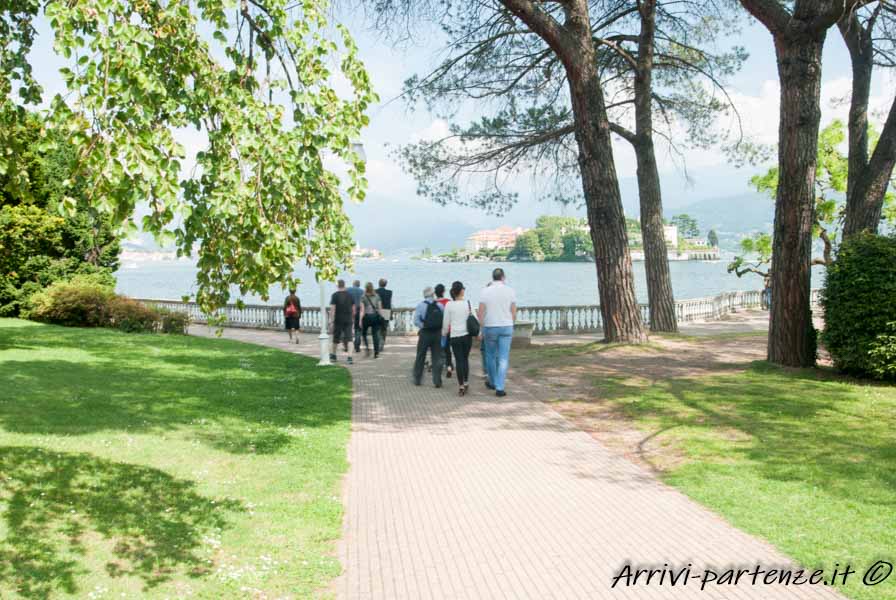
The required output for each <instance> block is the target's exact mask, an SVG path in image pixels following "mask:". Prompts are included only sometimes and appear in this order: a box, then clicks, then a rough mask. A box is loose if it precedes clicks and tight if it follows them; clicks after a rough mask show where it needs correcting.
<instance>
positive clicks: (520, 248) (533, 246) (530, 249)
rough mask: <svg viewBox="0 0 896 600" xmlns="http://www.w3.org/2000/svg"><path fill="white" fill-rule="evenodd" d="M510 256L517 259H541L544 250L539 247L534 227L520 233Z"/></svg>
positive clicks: (542, 258) (539, 243) (538, 260)
mask: <svg viewBox="0 0 896 600" xmlns="http://www.w3.org/2000/svg"><path fill="white" fill-rule="evenodd" d="M510 256H511V257H512V258H515V259H517V260H533V261H537V262H541V261H543V260H544V251H542V249H541V242H540V241H539V239H538V233H537V232H536V231H535V230H534V229H530V230H529V231H524V232H523V233H521V234H520V235H519V236H518V237H517V238H516V243H515V245H514V247H513V250H512V251H511V252H510Z"/></svg>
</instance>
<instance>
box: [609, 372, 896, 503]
mask: <svg viewBox="0 0 896 600" xmlns="http://www.w3.org/2000/svg"><path fill="white" fill-rule="evenodd" d="M595 385H596V386H597V387H598V389H599V390H600V394H599V395H600V397H601V398H606V399H607V400H609V401H611V402H613V403H614V404H615V405H616V406H617V408H618V409H619V410H620V411H621V412H622V413H623V414H625V415H627V416H628V417H631V418H633V419H635V420H637V421H639V422H641V423H646V424H647V425H649V427H650V429H652V430H656V431H655V432H654V433H652V434H650V437H653V436H655V435H657V434H658V433H659V432H667V431H671V430H673V429H674V430H675V432H674V437H675V438H676V443H677V444H678V445H679V446H681V447H682V448H684V449H685V451H686V452H687V453H688V454H689V455H690V456H691V457H692V458H695V459H698V460H703V461H709V462H713V461H723V462H725V461H729V462H730V461H734V462H735V463H741V462H746V463H748V464H750V465H751V466H753V467H754V468H756V469H758V471H759V473H761V475H762V476H763V477H764V478H766V479H769V480H778V481H804V482H808V483H811V484H812V485H816V486H818V487H819V488H821V489H824V490H825V491H827V492H831V493H836V494H838V495H840V496H841V497H844V498H850V497H854V496H855V494H857V493H861V495H862V496H863V502H865V503H874V504H880V505H887V506H893V505H894V504H896V471H894V470H892V469H888V468H885V467H884V465H892V464H894V462H896V437H894V435H893V424H894V422H896V387H893V386H880V385H865V384H862V383H857V382H855V381H852V380H845V379H843V378H839V377H835V376H829V375H826V374H825V373H824V372H820V371H818V370H805V371H794V370H785V369H779V368H776V367H773V366H770V365H767V364H766V363H761V362H760V363H753V364H752V365H751V366H750V368H749V369H748V370H747V371H746V372H745V373H737V374H726V375H719V376H713V377H701V378H682V379H671V380H661V381H652V382H650V384H649V385H646V384H644V383H643V382H637V381H636V382H630V381H625V380H623V379H621V378H615V379H602V380H599V381H596V382H595ZM869 392H875V393H876V394H877V396H878V397H877V398H874V397H872V396H871V395H870V394H869ZM644 458H645V460H647V457H644Z"/></svg>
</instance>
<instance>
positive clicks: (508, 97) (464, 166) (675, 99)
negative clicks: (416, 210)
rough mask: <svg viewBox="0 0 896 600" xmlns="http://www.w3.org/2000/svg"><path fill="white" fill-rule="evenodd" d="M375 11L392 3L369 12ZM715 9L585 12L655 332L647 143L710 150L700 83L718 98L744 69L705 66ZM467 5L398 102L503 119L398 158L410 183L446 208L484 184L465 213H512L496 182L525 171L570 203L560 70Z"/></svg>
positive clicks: (652, 180) (655, 221)
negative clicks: (635, 213)
mask: <svg viewBox="0 0 896 600" xmlns="http://www.w3.org/2000/svg"><path fill="white" fill-rule="evenodd" d="M382 4H387V5H390V4H394V3H388V2H387V3H379V4H378V5H377V6H380V5H382ZM446 4H450V3H446ZM551 4H552V3H545V4H544V5H542V6H550V5H551ZM558 4H562V3H558ZM725 4H726V3H725V2H715V1H710V2H706V3H688V4H687V6H686V7H684V8H682V6H680V5H681V3H679V2H663V1H660V2H656V3H653V2H646V3H638V6H635V4H634V3H632V2H625V1H618V0H612V1H611V0H608V1H602V2H591V3H590V6H591V8H592V18H591V23H592V37H593V40H594V43H595V57H596V60H597V62H596V64H595V68H596V69H597V70H598V73H599V75H600V77H601V78H602V80H603V81H604V82H606V83H605V85H606V86H607V89H609V90H611V93H612V100H611V101H610V102H609V103H608V104H607V105H606V108H607V111H608V114H609V115H610V124H609V126H610V128H611V130H612V132H613V133H615V134H617V135H619V136H621V137H622V138H623V139H625V140H626V141H628V142H629V143H631V144H632V145H633V148H634V149H635V153H636V156H637V157H638V177H639V197H640V201H641V210H640V215H641V219H642V221H643V222H644V225H645V227H644V237H645V239H646V243H645V246H646V248H645V252H646V255H647V256H646V261H647V265H646V267H647V272H648V296H649V299H650V306H651V329H653V330H674V329H675V326H676V325H675V307H674V298H673V296H672V288H671V283H670V278H669V274H668V265H667V256H666V244H665V241H664V239H663V230H662V223H661V214H662V204H661V194H660V186H659V178H658V172H657V169H656V159H655V156H654V141H653V140H654V136H656V137H659V138H662V139H665V140H666V141H667V142H669V143H670V145H671V147H672V149H673V150H676V151H677V147H678V143H679V141H680V140H681V139H683V138H686V139H687V140H689V141H694V142H695V143H698V144H701V145H702V144H704V143H710V142H711V141H712V135H711V133H710V132H711V131H712V130H713V128H712V127H710V126H709V124H710V123H711V122H712V116H714V115H716V114H717V113H718V111H719V110H721V109H722V108H723V106H725V104H726V103H725V101H724V100H722V101H720V100H718V99H717V98H715V97H714V94H713V93H709V92H707V88H706V87H704V86H703V85H702V83H703V82H704V81H705V82H707V83H708V84H709V86H707V87H712V88H716V89H721V88H720V87H719V86H718V84H719V82H720V79H721V78H722V77H723V76H724V75H725V74H726V73H730V72H731V71H732V70H734V69H736V68H737V66H738V65H739V63H740V61H741V60H742V58H743V52H742V50H741V49H735V51H733V52H731V53H727V54H720V55H714V54H712V53H711V52H709V51H707V50H706V49H705V47H704V44H708V43H709V42H710V41H711V40H713V39H715V35H717V33H721V32H724V31H727V30H728V29H729V27H730V24H731V23H733V22H734V21H735V20H734V19H731V18H721V15H722V14H723V13H724V12H725V11H724V9H723V8H721V7H722V6H723V5H725ZM468 5H469V6H471V7H472V8H470V13H471V14H470V16H466V15H464V16H465V17H466V18H464V19H460V18H459V17H457V14H458V13H462V11H461V10H460V9H458V10H457V11H454V12H450V11H448V10H445V14H444V16H443V17H442V18H441V19H440V22H449V23H452V25H451V26H448V25H446V26H445V31H446V33H447V34H448V35H449V37H450V38H451V39H452V42H451V43H450V45H449V52H450V56H449V57H448V58H447V59H446V60H445V61H444V62H443V63H442V65H440V66H439V67H438V68H437V69H436V70H435V71H434V72H433V73H431V74H429V75H427V76H426V77H423V78H413V79H411V80H409V81H408V83H407V85H406V91H407V95H408V97H410V98H411V99H412V100H416V99H418V98H423V99H424V100H426V102H427V103H428V104H429V105H430V108H431V109H432V108H434V107H436V108H437V107H440V106H442V105H445V104H447V103H449V101H450V100H452V99H456V98H459V97H463V96H466V97H469V98H474V99H476V100H477V101H479V100H481V99H483V98H490V99H498V101H499V102H500V103H501V104H502V108H501V109H500V110H498V112H497V114H496V116H494V117H484V118H482V119H481V120H479V121H477V122H475V123H474V124H473V125H470V126H466V127H465V126H461V125H455V126H454V127H452V133H451V135H450V136H448V137H446V138H445V139H443V140H437V141H435V142H432V141H423V142H420V143H418V144H413V145H410V146H407V147H405V148H403V149H402V152H401V155H402V157H403V158H404V159H405V163H406V165H407V166H408V167H409V170H410V171H411V172H412V173H413V174H414V175H415V177H416V178H417V180H418V191H420V192H421V193H423V194H424V195H427V196H429V197H431V198H433V199H434V200H436V201H439V202H445V201H446V199H454V198H456V197H457V196H458V190H459V186H458V185H457V184H456V181H457V179H458V178H459V177H460V176H461V175H463V174H468V173H471V174H477V173H489V174H493V175H494V177H489V178H488V180H487V187H485V188H484V189H483V190H482V191H481V192H480V193H478V194H475V195H473V196H472V197H471V198H470V199H469V200H464V202H466V203H469V204H471V205H474V206H477V207H483V208H488V209H493V210H496V211H501V210H504V209H505V208H506V207H507V206H509V205H510V204H512V202H513V201H515V193H514V192H513V191H510V190H506V189H504V187H503V183H504V182H505V181H513V180H514V178H510V177H505V176H504V175H505V173H511V172H514V171H516V170H524V169H525V170H527V171H530V172H535V173H537V174H539V175H553V181H552V186H553V187H554V188H555V190H556V193H555V194H554V195H555V196H556V197H557V198H558V199H560V200H564V201H567V200H569V197H570V192H569V190H567V189H565V185H564V182H565V181H567V180H568V179H569V178H568V173H569V172H571V171H573V169H578V166H579V165H578V163H577V159H576V153H577V147H575V146H574V143H575V140H573V132H574V130H575V125H574V123H573V120H574V119H573V111H572V110H571V108H567V107H566V106H564V105H560V104H558V102H557V100H558V98H561V97H564V96H565V94H564V90H565V88H566V87H567V80H566V70H565V69H564V68H562V65H561V64H558V63H561V62H562V61H560V60H559V58H558V56H557V55H556V54H555V53H553V52H551V51H550V48H542V47H540V46H539V45H537V44H532V43H531V42H528V41H527V34H528V33H529V32H528V31H526V30H520V29H519V28H518V27H516V25H515V23H514V22H513V21H512V20H510V19H507V18H506V17H505V16H504V15H503V14H500V11H497V10H495V11H494V12H493V13H492V12H490V11H489V10H488V9H487V8H484V7H486V6H489V5H488V4H487V3H485V4H484V3H468ZM554 6H555V7H556V5H554ZM453 21H459V24H456V25H455V24H453ZM700 79H702V80H703V81H698V80H700ZM654 82H656V84H654ZM713 91H716V90H713ZM722 92H724V90H722ZM722 95H724V94H722ZM527 103H528V104H529V105H530V106H528V107H526V106H525V104H527ZM632 109H634V111H633V112H634V117H632ZM654 111H655V113H656V114H657V118H656V119H654V118H653V115H654V114H655V113H654ZM673 123H674V125H675V126H678V125H682V124H684V125H686V126H687V129H688V135H687V136H680V135H676V134H675V133H673V130H674V127H673ZM673 140H674V141H673Z"/></svg>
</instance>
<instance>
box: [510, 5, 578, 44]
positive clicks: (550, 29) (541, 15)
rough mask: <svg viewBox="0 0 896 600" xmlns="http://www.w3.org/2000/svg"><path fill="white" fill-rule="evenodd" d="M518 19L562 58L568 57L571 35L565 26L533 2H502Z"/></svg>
mask: <svg viewBox="0 0 896 600" xmlns="http://www.w3.org/2000/svg"><path fill="white" fill-rule="evenodd" d="M500 1H501V4H503V5H504V7H505V8H506V9H507V10H509V11H510V12H511V13H512V14H513V15H514V16H515V17H516V18H518V19H519V20H520V21H522V22H523V23H525V24H526V25H528V26H529V29H531V30H532V31H533V32H534V33H535V34H536V35H538V37H540V38H541V39H543V40H544V41H545V42H546V43H547V44H548V45H549V46H550V47H551V48H552V49H553V50H554V52H556V53H557V55H558V56H560V57H561V58H563V57H567V56H568V50H569V34H568V33H567V32H566V30H565V29H564V28H563V25H561V24H560V23H558V22H557V20H556V19H555V18H554V17H552V16H551V15H550V14H548V13H546V12H545V11H544V10H542V9H541V8H539V7H538V6H537V5H536V4H535V2H533V1H532V0H500Z"/></svg>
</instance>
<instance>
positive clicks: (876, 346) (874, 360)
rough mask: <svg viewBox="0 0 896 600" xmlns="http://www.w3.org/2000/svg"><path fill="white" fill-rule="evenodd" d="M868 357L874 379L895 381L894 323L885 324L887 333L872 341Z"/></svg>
mask: <svg viewBox="0 0 896 600" xmlns="http://www.w3.org/2000/svg"><path fill="white" fill-rule="evenodd" d="M868 355H869V356H868V361H869V366H870V368H871V372H872V373H873V374H874V376H875V377H877V378H879V379H892V380H896V321H892V322H890V323H887V332H886V333H882V334H880V335H878V336H877V337H876V338H875V339H874V342H872V344H871V350H869V351H868Z"/></svg>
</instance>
